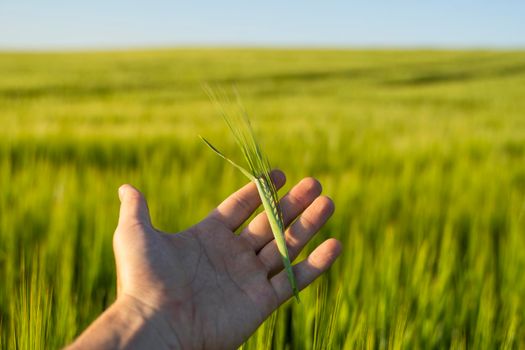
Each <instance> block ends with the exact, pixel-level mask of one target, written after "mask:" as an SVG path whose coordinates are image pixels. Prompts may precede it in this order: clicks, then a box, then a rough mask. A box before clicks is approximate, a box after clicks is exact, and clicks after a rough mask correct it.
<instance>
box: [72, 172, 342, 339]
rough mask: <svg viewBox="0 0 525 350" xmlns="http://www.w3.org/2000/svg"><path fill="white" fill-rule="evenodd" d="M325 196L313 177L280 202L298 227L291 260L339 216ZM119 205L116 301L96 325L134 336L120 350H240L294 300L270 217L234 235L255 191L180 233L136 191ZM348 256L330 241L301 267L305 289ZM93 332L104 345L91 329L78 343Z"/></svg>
mask: <svg viewBox="0 0 525 350" xmlns="http://www.w3.org/2000/svg"><path fill="white" fill-rule="evenodd" d="M272 178H273V180H274V182H275V184H276V187H278V188H279V187H281V186H282V185H283V184H284V182H285V177H284V174H283V173H282V172H279V171H274V172H273V173H272ZM320 194H321V185H320V184H319V182H318V181H317V180H315V179H312V178H306V179H303V180H302V181H301V182H300V183H299V184H297V185H296V186H295V187H294V188H292V190H291V191H290V192H289V193H288V194H287V195H286V196H285V197H284V198H283V199H282V200H281V207H282V211H283V217H284V221H285V225H286V226H288V225H290V226H289V227H288V229H287V231H286V241H287V245H288V250H289V253H290V260H293V259H295V258H296V257H297V255H298V254H299V252H300V251H301V250H302V249H303V247H304V246H305V244H306V243H307V242H308V240H309V239H310V238H311V237H312V236H313V235H314V234H315V233H316V232H317V231H318V230H319V229H320V228H321V226H322V225H323V224H324V223H325V222H326V221H327V220H328V218H329V217H330V216H331V215H332V213H333V211H334V205H333V202H332V201H331V200H330V199H329V198H328V197H326V196H321V195H320ZM119 196H120V200H121V208H120V218H119V223H118V227H117V229H116V232H115V235H114V239H113V247H114V251H115V258H116V264H117V301H116V303H115V304H114V305H115V306H114V308H113V313H111V310H110V309H111V308H110V309H108V314H110V316H108V317H106V321H104V320H102V321H97V322H98V323H99V326H98V327H99V329H104V327H103V326H100V325H103V324H104V322H105V323H106V324H111V323H112V324H113V325H114V326H115V328H118V324H119V322H121V323H122V324H123V325H125V327H127V330H126V332H127V336H125V337H124V336H122V334H120V336H118V335H115V334H112V338H111V339H113V340H115V339H118V342H117V343H118V346H116V347H126V346H133V347H140V346H141V345H144V346H148V347H150V348H151V347H152V345H153V347H154V348H158V347H166V348H184V349H192V348H213V349H231V348H235V347H237V346H239V345H240V344H242V342H244V341H245V340H247V339H248V337H249V336H250V335H251V334H252V333H253V332H254V331H255V330H256V329H257V327H258V326H259V325H260V324H261V323H262V322H263V321H264V320H265V319H266V318H267V317H268V316H269V315H270V314H271V313H272V312H273V311H274V310H275V309H277V307H279V305H281V304H282V303H283V302H285V301H286V300H288V299H289V298H290V297H291V296H292V290H291V287H290V284H289V281H288V279H287V277H286V273H285V272H284V271H283V266H282V260H281V256H280V255H279V253H278V251H277V248H276V245H275V241H274V240H273V234H272V232H271V229H270V226H269V223H268V220H267V218H266V214H265V213H264V212H263V213H261V214H259V215H258V216H256V217H255V218H254V219H253V220H252V221H251V222H250V223H249V224H248V225H247V226H246V228H245V229H244V230H242V232H240V234H239V235H237V234H235V233H234V231H235V230H236V229H237V228H238V227H239V226H240V225H242V224H243V223H244V222H245V221H246V220H247V219H248V218H249V217H250V215H251V214H252V213H253V211H254V210H255V209H256V208H257V207H258V206H259V205H260V199H259V195H258V192H257V189H256V187H255V185H254V184H253V183H249V184H248V185H246V186H244V187H243V188H241V189H240V190H238V191H237V192H235V193H234V194H232V195H231V196H230V197H228V198H227V199H226V200H225V201H224V202H222V203H221V204H220V205H219V206H218V207H217V208H216V209H215V210H213V211H212V212H211V213H210V214H209V215H208V216H207V217H206V218H205V219H204V220H202V221H201V222H200V223H198V224H197V225H195V226H193V227H190V228H189V229H187V230H185V231H182V232H179V233H177V234H167V233H163V232H160V231H158V230H156V229H155V228H154V227H153V226H152V224H151V220H150V216H149V212H148V207H147V204H146V201H145V199H144V197H143V196H142V195H141V193H140V192H139V191H137V190H136V189H135V188H133V187H132V186H130V185H123V186H121V187H120V189H119ZM298 216H299V218H298V219H297V220H296V221H294V219H295V218H297V217H298ZM340 250H341V247H340V243H339V242H338V241H337V240H335V239H329V240H327V241H325V242H324V243H322V244H321V245H320V246H318V247H317V248H316V249H315V250H314V251H313V253H311V254H310V256H309V257H308V258H307V259H306V260H304V261H302V262H300V263H299V264H297V265H296V266H295V267H294V274H295V276H296V279H297V284H298V287H299V289H302V288H304V287H306V286H308V285H309V284H310V283H312V281H313V280H315V279H316V278H317V277H319V276H320V275H321V274H322V273H323V272H324V271H325V270H326V269H328V268H329V267H330V265H331V264H332V263H333V262H334V261H335V259H336V258H337V256H338V255H339V253H340ZM111 315H112V316H111ZM133 315H136V317H135V319H137V321H136V322H134V321H133ZM101 318H103V317H101ZM130 318H131V319H132V320H131V321H129V320H130ZM97 322H95V324H94V325H92V326H91V328H93V327H96V324H97ZM132 328H133V330H132ZM105 332H106V333H107V332H109V330H106V331H105ZM89 333H91V334H92V336H94V337H99V338H100V334H98V335H96V334H95V333H94V332H93V331H90V329H88V330H87V331H86V332H85V333H84V334H83V335H82V336H81V337H80V338H79V340H78V342H77V343H75V344H83V343H82V340H83V338H86V335H87V334H89ZM117 333H118V331H117ZM87 339H89V337H88V338H87ZM84 344H87V343H84ZM105 344H109V343H105ZM114 344H115V343H114ZM91 345H93V344H91ZM98 345H101V343H98Z"/></svg>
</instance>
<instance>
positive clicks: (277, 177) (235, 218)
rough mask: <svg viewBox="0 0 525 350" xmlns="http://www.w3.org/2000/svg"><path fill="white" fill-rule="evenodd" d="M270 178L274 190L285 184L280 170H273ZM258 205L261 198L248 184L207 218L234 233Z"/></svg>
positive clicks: (254, 188) (253, 186) (252, 186)
mask: <svg viewBox="0 0 525 350" xmlns="http://www.w3.org/2000/svg"><path fill="white" fill-rule="evenodd" d="M270 176H271V178H272V181H273V182H274V184H275V187H276V188H281V187H282V186H283V185H284V183H285V182H286V176H285V175H284V173H283V172H282V171H280V170H273V171H272V172H271V174H270ZM259 205H261V198H260V197H259V193H258V192H257V187H256V186H255V184H254V183H253V182H250V183H249V184H247V185H245V186H244V187H242V188H241V189H239V190H238V191H237V192H235V193H233V194H232V195H230V196H229V197H228V198H226V199H225V200H224V201H223V202H222V203H221V204H219V206H218V207H217V208H215V209H214V210H213V211H212V212H211V213H210V214H209V215H208V217H211V218H214V219H217V220H219V221H221V222H222V223H224V224H225V225H226V227H228V228H229V229H230V230H232V231H235V230H236V229H237V228H238V227H239V226H241V225H242V223H243V222H245V221H246V220H247V219H248V218H249V217H250V215H252V213H253V212H254V211H255V209H257V207H258V206H259Z"/></svg>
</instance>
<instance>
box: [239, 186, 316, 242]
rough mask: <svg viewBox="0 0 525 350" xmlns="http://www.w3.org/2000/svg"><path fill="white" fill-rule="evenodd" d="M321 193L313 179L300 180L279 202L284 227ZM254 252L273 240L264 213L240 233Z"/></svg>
mask: <svg viewBox="0 0 525 350" xmlns="http://www.w3.org/2000/svg"><path fill="white" fill-rule="evenodd" d="M321 191H322V187H321V184H320V183H319V181H317V180H316V179H314V178H311V177H307V178H305V179H302V180H301V181H300V182H299V183H298V184H297V185H295V186H294V187H293V188H292V189H291V190H290V192H288V193H287V194H286V195H285V196H284V197H283V198H282V199H281V200H280V202H279V204H280V206H281V210H282V212H283V220H284V226H285V227H287V226H288V225H289V224H290V222H292V221H293V220H294V219H295V218H296V217H297V215H299V214H301V213H302V212H303V210H305V209H306V208H307V207H308V206H309V205H310V204H311V203H312V202H313V201H314V199H315V198H317V197H318V196H319V195H320V194H321ZM241 237H244V238H245V239H246V240H247V241H248V243H250V245H251V246H252V248H253V249H254V250H255V251H259V250H260V249H261V248H262V247H264V246H265V245H266V244H267V243H268V242H270V241H271V240H272V239H273V233H272V229H271V227H270V223H269V222H268V218H267V216H266V213H265V212H262V213H260V214H259V215H257V216H256V217H255V218H254V219H253V220H252V221H251V222H250V223H249V224H248V226H247V227H246V228H245V229H244V230H243V232H241Z"/></svg>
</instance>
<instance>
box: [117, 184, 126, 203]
mask: <svg viewBox="0 0 525 350" xmlns="http://www.w3.org/2000/svg"><path fill="white" fill-rule="evenodd" d="M125 193H126V188H125V187H124V186H120V187H119V189H118V197H119V199H120V201H121V202H122V199H123V198H124V194H125Z"/></svg>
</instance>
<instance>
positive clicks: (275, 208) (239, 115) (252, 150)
mask: <svg viewBox="0 0 525 350" xmlns="http://www.w3.org/2000/svg"><path fill="white" fill-rule="evenodd" d="M208 95H209V96H210V97H211V99H212V101H214V102H215V104H216V105H217V106H218V107H219V109H220V111H221V115H222V117H223V118H224V121H225V122H226V124H228V127H229V128H230V130H231V132H232V133H233V136H234V137H235V141H236V142H237V145H238V146H239V148H240V149H241V150H242V154H243V155H244V158H245V159H246V162H247V163H248V166H249V170H247V169H245V168H243V167H242V166H240V165H238V164H236V163H235V162H234V161H232V160H231V159H229V158H227V157H226V156H225V155H224V154H223V153H222V152H220V151H219V150H218V149H217V148H216V147H215V146H213V145H212V144H211V143H210V142H209V141H208V140H206V139H205V138H203V137H201V139H202V140H203V141H204V142H205V143H206V144H207V145H208V146H209V147H210V148H211V149H212V150H213V151H214V152H215V153H216V154H217V155H219V156H220V157H221V158H223V159H224V160H226V161H227V162H229V163H230V164H232V165H233V166H234V167H236V168H237V169H239V170H240V171H241V173H243V174H244V175H245V176H246V177H247V178H248V179H249V180H250V181H252V182H254V183H255V185H256V186H257V191H258V192H259V196H260V197H261V202H262V203H263V206H264V209H265V212H266V216H267V218H268V221H269V223H270V227H271V229H272V232H273V236H274V238H275V242H276V243H277V249H278V250H279V253H280V254H281V257H282V259H283V265H284V269H285V271H286V274H287V276H288V280H289V281H290V287H291V288H292V291H293V294H294V296H295V299H296V300H297V301H299V291H298V290H297V285H296V283H295V277H294V274H293V270H292V265H291V263H290V257H289V256H288V248H286V240H285V238H284V220H283V214H282V212H281V207H280V205H279V198H278V195H277V189H276V188H275V185H274V184H273V182H272V179H271V178H270V171H271V170H272V168H271V166H270V162H269V160H268V158H267V157H266V156H264V155H263V153H262V151H261V147H260V146H259V144H258V143H257V141H256V140H255V136H254V134H253V129H252V126H251V123H250V120H249V118H248V114H247V113H246V110H245V109H244V108H243V106H242V104H241V101H240V97H239V95H238V93H237V94H236V98H237V101H236V106H234V107H233V108H229V109H230V111H229V112H228V111H227V110H226V108H228V107H231V104H232V102H231V101H230V100H229V99H228V96H227V95H226V94H225V93H224V92H222V93H221V96H222V101H221V100H220V99H219V98H221V97H218V96H217V94H216V93H214V92H213V90H211V89H210V88H208Z"/></svg>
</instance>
